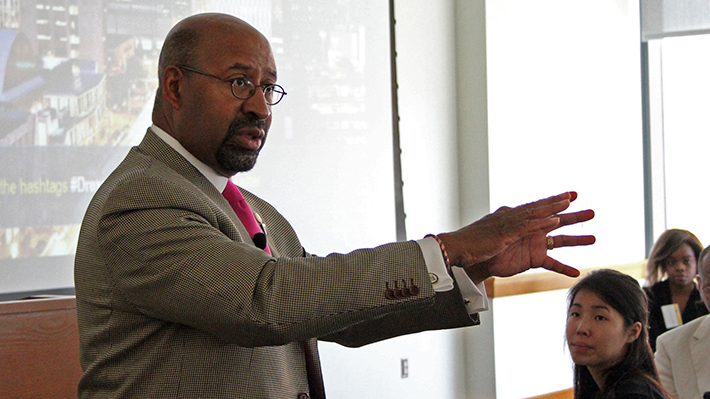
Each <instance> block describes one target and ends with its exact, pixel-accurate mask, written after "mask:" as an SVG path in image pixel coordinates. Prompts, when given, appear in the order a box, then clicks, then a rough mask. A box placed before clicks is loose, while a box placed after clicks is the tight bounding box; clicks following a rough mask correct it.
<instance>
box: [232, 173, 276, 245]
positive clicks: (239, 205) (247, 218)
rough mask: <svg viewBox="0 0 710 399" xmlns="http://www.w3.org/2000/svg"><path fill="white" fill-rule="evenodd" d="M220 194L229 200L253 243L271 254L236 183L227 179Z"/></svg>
mask: <svg viewBox="0 0 710 399" xmlns="http://www.w3.org/2000/svg"><path fill="white" fill-rule="evenodd" d="M222 195H223V196H224V198H225V199H226V200H227V202H229V205H231V206H232V209H234V213H236V214H237V217H239V220H240V221H241V222H242V224H243V225H244V227H245V228H246V229H247V232H248V233H249V236H250V237H251V239H252V241H254V244H255V245H256V246H257V247H259V248H262V249H263V250H264V251H266V252H268V253H269V255H271V250H270V249H269V244H267V243H266V235H264V232H263V231H261V227H259V223H257V222H256V218H255V217H254V213H253V212H252V211H251V208H249V204H247V201H246V200H245V199H244V196H243V195H242V192H241V191H239V188H238V187H237V185H236V184H234V183H232V181H231V180H227V187H226V188H225V189H224V191H223V192H222ZM257 235H259V236H257ZM262 245H263V247H262Z"/></svg>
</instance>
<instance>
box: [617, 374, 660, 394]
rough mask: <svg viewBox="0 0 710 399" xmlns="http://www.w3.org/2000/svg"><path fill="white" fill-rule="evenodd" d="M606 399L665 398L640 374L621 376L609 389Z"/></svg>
mask: <svg viewBox="0 0 710 399" xmlns="http://www.w3.org/2000/svg"><path fill="white" fill-rule="evenodd" d="M607 399H667V398H666V395H665V394H663V392H661V390H660V389H658V387H656V386H655V385H653V384H652V383H651V382H650V381H649V380H647V379H645V378H643V377H640V376H628V377H626V378H622V379H621V380H620V381H619V382H617V383H616V384H615V385H614V388H612V389H611V391H609V395H608V396H607Z"/></svg>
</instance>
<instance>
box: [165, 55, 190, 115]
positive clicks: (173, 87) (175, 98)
mask: <svg viewBox="0 0 710 399" xmlns="http://www.w3.org/2000/svg"><path fill="white" fill-rule="evenodd" d="M184 77H185V75H183V73H182V71H181V70H180V68H178V67H176V66H172V65H171V66H168V67H167V68H165V70H164V71H163V77H162V82H160V83H161V85H160V87H161V92H162V93H161V94H162V95H163V98H164V99H165V101H166V102H167V103H169V104H170V105H172V107H173V108H175V109H178V108H180V101H181V95H180V89H181V86H180V85H181V84H182V83H183V80H182V79H183V78H184Z"/></svg>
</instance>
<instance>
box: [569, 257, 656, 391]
mask: <svg viewBox="0 0 710 399" xmlns="http://www.w3.org/2000/svg"><path fill="white" fill-rule="evenodd" d="M568 301H569V302H568V313H567V331H566V338H567V345H568V347H569V351H570V354H571V356H572V360H573V361H574V364H575V366H574V397H575V399H592V398H593V399H612V398H617V399H618V398H625V399H642V398H650V399H668V396H666V393H665V391H664V389H663V388H662V387H661V384H660V382H659V380H658V373H657V371H656V366H655V364H654V361H653V353H652V352H651V348H650V346H649V345H648V336H647V328H648V325H647V322H648V319H647V303H646V295H645V294H644V293H643V290H642V289H641V287H640V286H639V283H638V282H637V281H636V280H635V279H634V278H633V277H631V276H627V275H626V274H623V273H620V272H617V271H615V270H608V269H602V270H596V271H593V272H591V273H589V274H588V275H587V276H585V277H584V278H582V279H581V280H580V281H579V282H578V283H577V284H575V286H574V287H572V288H571V289H570V291H569V294H568Z"/></svg>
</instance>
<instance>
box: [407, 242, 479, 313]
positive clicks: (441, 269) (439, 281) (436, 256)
mask: <svg viewBox="0 0 710 399" xmlns="http://www.w3.org/2000/svg"><path fill="white" fill-rule="evenodd" d="M416 243H417V244H419V247H420V248H421V250H422V255H423V256H424V263H425V264H426V267H427V270H428V271H429V279H430V280H431V285H432V286H433V287H434V292H445V291H450V290H452V289H453V288H454V278H455V279H456V283H457V284H458V286H459V291H460V292H461V296H462V297H463V301H464V303H465V304H466V308H467V309H468V313H469V314H474V313H478V312H482V311H485V310H488V309H489V307H488V295H486V287H485V284H484V283H483V282H481V283H479V284H478V285H476V284H473V281H471V279H470V278H469V277H468V274H466V272H465V271H464V270H463V269H462V268H460V267H452V268H451V273H452V274H453V275H454V276H453V278H452V276H450V275H449V273H448V272H447V271H446V264H445V263H444V256H443V255H442V254H441V247H439V243H438V242H436V239H434V238H433V237H425V238H422V239H421V240H416Z"/></svg>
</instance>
